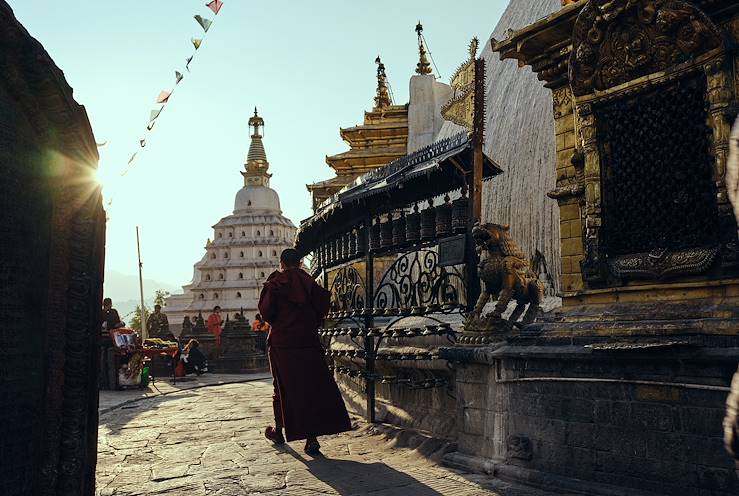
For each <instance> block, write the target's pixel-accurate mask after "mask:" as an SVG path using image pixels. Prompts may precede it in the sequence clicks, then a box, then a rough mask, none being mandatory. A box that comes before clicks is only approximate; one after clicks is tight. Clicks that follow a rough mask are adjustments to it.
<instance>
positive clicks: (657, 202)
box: [594, 74, 718, 256]
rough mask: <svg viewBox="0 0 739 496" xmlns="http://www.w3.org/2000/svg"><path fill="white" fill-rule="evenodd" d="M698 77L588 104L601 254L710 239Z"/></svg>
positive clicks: (707, 161) (707, 158) (711, 211)
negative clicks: (593, 126) (599, 193)
mask: <svg viewBox="0 0 739 496" xmlns="http://www.w3.org/2000/svg"><path fill="white" fill-rule="evenodd" d="M705 94H706V82H705V77H704V76H702V75H700V74H699V75H696V76H695V77H690V78H687V79H682V80H680V81H678V82H675V83H671V84H670V85H668V86H661V87H658V88H654V89H652V90H649V91H645V92H643V93H640V94H639V95H637V96H636V97H630V98H623V99H619V100H615V101H610V102H608V103H605V104H602V105H599V106H597V107H595V108H594V112H595V114H596V122H597V126H598V136H599V138H600V143H601V145H600V147H601V160H602V167H601V171H602V185H603V202H602V208H603V226H602V229H601V233H602V246H603V248H604V252H605V253H606V254H607V255H609V256H619V255H626V254H636V253H646V252H649V253H655V252H657V253H664V252H671V251H678V250H685V249H690V248H696V247H706V246H716V245H717V244H718V210H717V206H716V190H715V186H714V184H713V182H712V180H711V176H712V161H713V159H712V156H711V152H710V150H711V143H710V135H711V129H710V128H709V127H708V125H707V120H708V115H707V104H706V101H705Z"/></svg>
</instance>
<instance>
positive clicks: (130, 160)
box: [128, 152, 138, 165]
mask: <svg viewBox="0 0 739 496" xmlns="http://www.w3.org/2000/svg"><path fill="white" fill-rule="evenodd" d="M136 153H138V152H136ZM136 153H134V154H133V155H131V158H129V159H128V165H131V162H133V159H135V158H136Z"/></svg>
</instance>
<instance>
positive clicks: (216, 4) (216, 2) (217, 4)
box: [205, 0, 223, 15]
mask: <svg viewBox="0 0 739 496" xmlns="http://www.w3.org/2000/svg"><path fill="white" fill-rule="evenodd" d="M205 6H206V7H208V8H209V9H210V10H212V11H213V13H214V14H215V15H218V11H219V10H221V7H223V2H221V0H213V1H212V2H208V3H206V4H205Z"/></svg>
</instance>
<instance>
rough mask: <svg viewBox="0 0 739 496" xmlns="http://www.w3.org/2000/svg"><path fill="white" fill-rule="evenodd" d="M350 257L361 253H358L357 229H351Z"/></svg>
mask: <svg viewBox="0 0 739 496" xmlns="http://www.w3.org/2000/svg"><path fill="white" fill-rule="evenodd" d="M347 236H349V258H355V257H356V256H357V255H358V254H359V253H357V230H356V229H352V230H351V231H349V234H348V235H347Z"/></svg>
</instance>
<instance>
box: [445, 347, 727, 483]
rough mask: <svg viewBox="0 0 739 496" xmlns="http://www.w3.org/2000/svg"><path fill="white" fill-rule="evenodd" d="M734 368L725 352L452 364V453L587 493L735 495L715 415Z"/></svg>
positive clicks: (718, 417)
mask: <svg viewBox="0 0 739 496" xmlns="http://www.w3.org/2000/svg"><path fill="white" fill-rule="evenodd" d="M695 355H698V354H697V353H696V354H695ZM734 369H735V363H733V362H732V361H731V360H720V359H708V357H703V358H702V359H701V358H696V359H688V360H684V359H682V358H680V357H678V356H677V355H672V356H670V355H666V356H662V357H659V356H655V355H651V356H643V357H639V356H638V355H633V354H632V355H631V356H627V357H614V356H607V355H606V356H604V357H594V356H591V357H585V356H580V357H577V356H572V355H569V356H565V355H562V356H559V357H553V356H549V357H546V356H538V357H537V356H536V355H534V354H531V355H528V356H527V357H526V358H518V357H515V358H514V357H513V356H501V357H499V358H496V359H493V360H491V361H490V363H489V364H482V363H477V364H468V365H460V366H459V367H458V369H457V377H456V396H457V415H456V416H457V425H458V434H457V438H456V439H457V442H458V445H459V450H460V453H461V454H463V455H461V457H460V455H455V456H456V457H457V459H458V460H457V462H458V463H459V460H460V459H465V458H464V455H465V454H466V455H471V456H472V459H476V460H477V462H474V463H470V462H469V459H467V460H468V461H467V462H466V463H464V464H465V465H467V466H468V468H469V466H470V465H472V466H473V468H474V466H477V467H485V466H486V467H488V471H490V472H494V473H496V474H497V475H498V476H500V477H503V478H506V477H507V478H515V479H520V480H527V481H529V482H531V483H535V484H537V483H538V484H554V485H559V486H561V487H570V488H573V489H579V490H585V491H586V493H587V494H606V493H608V491H609V490H612V488H609V486H618V487H627V488H633V491H634V492H630V493H629V494H641V493H639V491H644V492H651V493H656V494H670V495H673V494H680V495H693V494H695V495H701V496H704V495H716V496H719V495H722V496H723V495H729V494H736V491H737V490H738V489H739V481H737V476H736V473H735V470H734V469H735V467H734V461H733V460H732V459H731V458H730V457H729V456H727V454H726V453H725V451H724V449H723V444H722V424H721V422H722V419H723V415H724V401H725V398H726V391H725V390H726V388H727V386H728V384H729V381H730V378H731V374H732V372H733V370H734ZM455 456H452V457H451V458H450V460H451V462H452V464H454V459H455ZM545 474H546V475H545Z"/></svg>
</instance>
